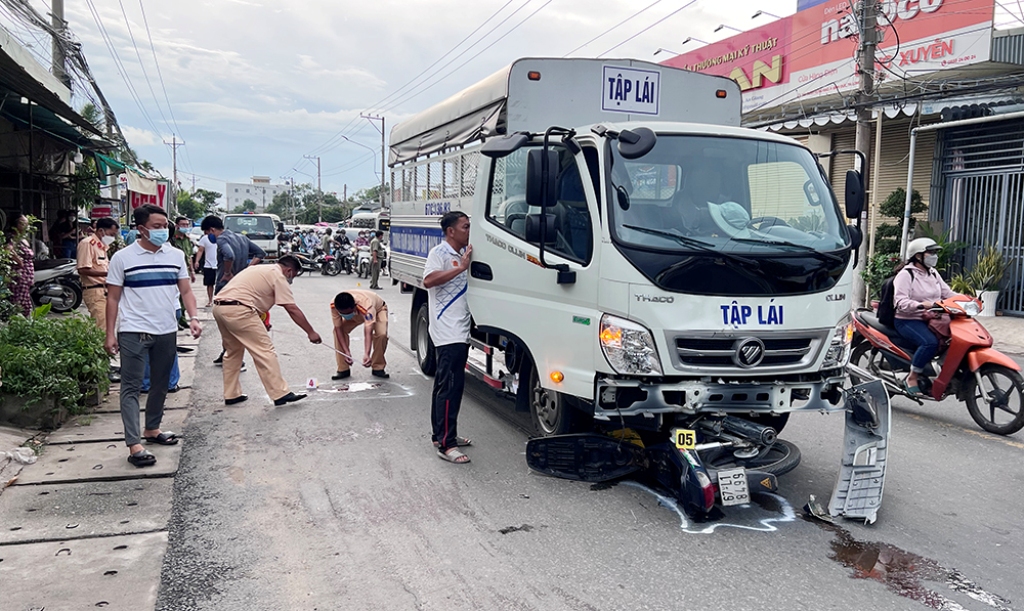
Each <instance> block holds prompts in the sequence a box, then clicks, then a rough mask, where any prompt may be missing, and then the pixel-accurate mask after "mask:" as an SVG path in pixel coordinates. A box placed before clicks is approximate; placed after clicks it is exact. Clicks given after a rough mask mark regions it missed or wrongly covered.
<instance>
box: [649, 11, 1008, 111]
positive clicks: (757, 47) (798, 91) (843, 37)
mask: <svg viewBox="0 0 1024 611" xmlns="http://www.w3.org/2000/svg"><path fill="white" fill-rule="evenodd" d="M799 6H800V7H801V8H802V9H803V10H801V11H800V12H798V13H796V14H794V15H791V16H789V17H786V18H783V19H779V20H777V21H775V22H772V23H769V24H766V25H763V26H760V27H758V28H755V29H752V30H750V31H748V32H744V33H742V34H737V35H736V36H732V37H730V38H727V39H725V40H722V41H719V42H716V43H714V44H710V45H707V46H705V47H702V48H700V49H697V50H696V51H691V52H689V53H684V54H682V55H677V56H676V57H673V58H671V59H668V60H666V61H665V62H662V63H663V64H665V65H668V66H673V67H677V68H684V69H687V70H694V71H697V72H706V73H708V74H717V75H725V76H728V77H730V78H732V79H733V80H735V81H736V82H737V83H739V85H740V89H741V90H742V91H743V112H744V113H750V112H754V111H758V110H767V109H772V108H775V107H777V106H780V105H782V104H786V103H791V102H796V101H805V100H810V99H813V98H816V97H822V96H825V95H835V94H837V93H845V92H848V91H851V90H853V89H856V87H857V85H858V81H859V79H858V75H857V70H856V67H857V49H858V46H859V44H860V36H859V33H858V27H859V25H858V22H857V19H856V17H855V15H854V14H853V13H852V12H851V8H850V6H851V3H850V2H849V1H848V0H820V1H816V0H807V1H802V2H800V4H799ZM879 11H880V12H879V15H878V27H879V31H880V33H881V36H882V40H881V42H880V43H879V45H878V51H877V53H876V73H877V74H880V75H881V77H882V78H881V82H882V84H884V83H885V82H887V81H900V80H902V79H903V78H914V77H920V76H922V75H926V74H928V73H933V72H937V71H940V70H946V69H952V68H957V67H960V66H966V65H970V64H974V63H978V62H984V61H987V60H988V59H989V54H990V50H991V44H992V42H991V37H992V20H993V17H994V12H995V1H994V0H882V1H881V2H880V3H879Z"/></svg>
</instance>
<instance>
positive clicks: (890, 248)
mask: <svg viewBox="0 0 1024 611" xmlns="http://www.w3.org/2000/svg"><path fill="white" fill-rule="evenodd" d="M906 201H907V192H906V191H905V190H904V189H903V188H902V187H901V188H899V189H896V190H895V191H893V192H892V193H890V194H889V197H887V198H885V201H884V202H882V203H881V204H880V205H879V206H878V212H879V213H880V214H881V215H882V216H884V217H888V218H891V219H896V221H897V222H896V224H895V225H893V224H891V223H882V224H881V225H879V226H878V227H877V228H876V229H875V252H878V253H882V254H895V253H899V252H900V240H901V238H902V237H903V212H904V207H905V206H906ZM927 209H928V206H925V205H924V200H922V199H921V194H920V193H918V192H917V189H914V191H913V192H912V193H911V194H910V214H911V215H914V214H920V213H922V212H924V211H925V210H927ZM916 222H917V219H915V218H914V217H913V216H911V217H910V235H913V232H914V224H915V223H916Z"/></svg>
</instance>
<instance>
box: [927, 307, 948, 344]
mask: <svg viewBox="0 0 1024 611" xmlns="http://www.w3.org/2000/svg"><path fill="white" fill-rule="evenodd" d="M928 328H929V329H931V331H932V333H934V334H935V336H936V337H938V338H939V341H940V342H944V341H948V340H949V339H950V338H951V337H952V334H951V333H950V331H949V314H939V315H936V316H935V317H934V318H931V319H929V320H928Z"/></svg>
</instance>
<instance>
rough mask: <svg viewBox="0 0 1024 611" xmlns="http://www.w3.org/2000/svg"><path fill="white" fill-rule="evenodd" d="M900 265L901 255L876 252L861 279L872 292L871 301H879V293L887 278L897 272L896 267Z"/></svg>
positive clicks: (861, 274) (865, 267) (862, 271)
mask: <svg viewBox="0 0 1024 611" xmlns="http://www.w3.org/2000/svg"><path fill="white" fill-rule="evenodd" d="M899 264H900V256H899V254H895V255H894V254H889V253H880V252H876V253H875V254H874V255H872V256H871V258H870V259H868V262H867V265H865V266H864V269H862V270H861V271H860V277H861V278H863V279H864V284H866V285H867V287H868V291H870V294H871V299H878V293H879V291H881V290H882V284H883V283H885V280H886V278H888V277H889V276H891V275H893V274H894V273H895V272H896V266H898V265H899Z"/></svg>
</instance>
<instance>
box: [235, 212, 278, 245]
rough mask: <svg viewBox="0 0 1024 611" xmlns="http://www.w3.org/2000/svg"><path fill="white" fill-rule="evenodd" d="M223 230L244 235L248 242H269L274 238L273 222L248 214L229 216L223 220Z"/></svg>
mask: <svg viewBox="0 0 1024 611" xmlns="http://www.w3.org/2000/svg"><path fill="white" fill-rule="evenodd" d="M224 228H225V229H229V230H231V231H234V232H235V233H241V234H245V235H246V236H247V237H248V238H249V239H250V240H270V239H272V238H273V237H274V235H275V233H276V232H275V231H274V221H273V220H271V218H270V217H269V216H256V215H250V214H240V215H231V216H228V217H226V218H225V219H224Z"/></svg>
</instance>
